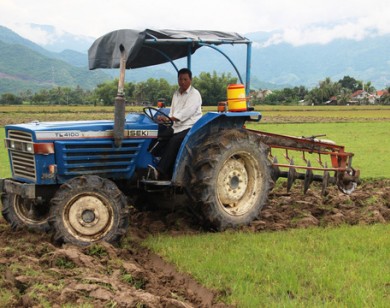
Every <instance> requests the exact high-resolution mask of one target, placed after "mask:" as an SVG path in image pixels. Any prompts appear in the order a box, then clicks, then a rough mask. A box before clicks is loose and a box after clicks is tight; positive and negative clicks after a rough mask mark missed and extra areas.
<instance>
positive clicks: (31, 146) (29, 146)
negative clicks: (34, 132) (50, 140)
mask: <svg viewBox="0 0 390 308" xmlns="http://www.w3.org/2000/svg"><path fill="white" fill-rule="evenodd" d="M26 151H27V152H29V153H33V154H34V147H33V144H32V143H27V144H26Z"/></svg>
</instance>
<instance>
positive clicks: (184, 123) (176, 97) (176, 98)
mask: <svg viewBox="0 0 390 308" xmlns="http://www.w3.org/2000/svg"><path fill="white" fill-rule="evenodd" d="M169 116H170V117H175V118H176V119H178V120H179V121H175V122H174V124H173V126H172V128H173V132H174V133H175V134H176V133H179V132H181V131H183V130H186V129H188V128H191V127H192V126H193V125H194V124H195V122H196V121H198V120H199V119H200V118H201V117H202V97H201V96H200V93H199V91H198V90H197V89H195V88H194V87H193V86H189V88H188V89H187V90H186V91H185V92H183V93H182V94H181V93H180V91H179V89H178V90H176V91H175V93H174V94H173V97H172V104H171V111H170V112H169Z"/></svg>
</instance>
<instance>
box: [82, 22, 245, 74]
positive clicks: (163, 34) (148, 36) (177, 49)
mask: <svg viewBox="0 0 390 308" xmlns="http://www.w3.org/2000/svg"><path fill="white" fill-rule="evenodd" d="M249 42H250V41H249V40H248V39H246V38H245V37H243V36H241V35H239V34H237V33H233V32H220V31H203V30H190V31H183V30H151V29H146V30H143V31H138V30H128V29H124V30H117V31H113V32H110V33H107V34H106V35H104V36H102V37H100V38H98V39H97V40H96V41H95V42H94V43H93V44H92V46H91V47H90V48H89V50H88V61H89V69H96V68H118V67H119V63H120V55H121V51H120V50H121V48H124V52H125V58H126V68H139V67H146V66H151V65H156V64H161V63H165V62H169V61H171V60H176V59H179V58H183V57H187V56H188V55H189V54H193V53H194V52H195V51H196V50H197V49H198V48H200V47H201V46H203V45H204V44H213V45H220V44H248V43H249Z"/></svg>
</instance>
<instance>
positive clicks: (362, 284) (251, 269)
mask: <svg viewBox="0 0 390 308" xmlns="http://www.w3.org/2000/svg"><path fill="white" fill-rule="evenodd" d="M389 234H390V226H389V225H375V226H355V227H350V226H344V227H339V228H329V229H322V228H312V229H306V230H302V229H295V230H290V231H285V232H272V233H260V234H253V233H230V232H225V233H218V234H204V235H197V236H182V237H169V236H156V237H151V238H149V239H148V240H147V241H146V242H145V244H146V245H147V246H148V247H151V248H152V249H153V250H154V251H156V252H157V253H158V254H160V255H162V256H163V257H164V258H165V259H167V260H169V261H170V262H173V263H174V264H176V265H177V266H178V268H179V269H180V270H182V271H185V272H188V273H191V274H192V275H193V276H194V277H195V278H196V279H197V280H198V281H200V282H201V283H202V284H204V285H206V286H207V287H209V288H213V289H217V290H219V291H221V292H222V294H225V296H222V299H223V300H225V301H227V302H228V303H229V304H236V305H237V306H238V307H386V306H387V304H388V303H389V301H390V261H389V258H388V257H389V255H390V237H389Z"/></svg>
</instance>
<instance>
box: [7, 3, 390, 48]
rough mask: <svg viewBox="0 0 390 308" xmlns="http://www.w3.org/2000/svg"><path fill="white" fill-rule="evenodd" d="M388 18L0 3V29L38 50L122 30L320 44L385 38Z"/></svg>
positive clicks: (234, 7) (321, 10)
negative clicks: (258, 35)
mask: <svg viewBox="0 0 390 308" xmlns="http://www.w3.org/2000/svg"><path fill="white" fill-rule="evenodd" d="M388 16H390V3H389V2H388V0H370V1H367V0H322V1H318V0H240V1H238V0H234V1H232V0H196V1H183V0H182V1H180V0H154V1H152V0H139V1H134V0H127V1H123V0H34V1H32V0H0V25H2V26H5V27H7V28H10V29H11V30H13V31H15V32H16V33H18V34H19V35H21V36H23V37H25V38H27V39H30V40H32V41H33V42H35V43H38V44H40V45H43V46H44V45H46V44H50V42H52V41H53V40H55V39H58V37H61V35H63V34H64V33H65V32H68V33H71V34H74V35H80V36H86V37H92V38H98V37H100V36H102V35H104V34H106V33H108V32H110V31H113V30H117V29H123V28H127V29H140V30H142V29H145V28H151V29H180V30H219V31H228V32H238V33H240V34H243V35H245V34H249V33H253V32H259V31H265V32H271V31H272V32H274V33H273V36H272V37H271V38H270V39H269V41H268V42H267V44H275V43H279V42H287V43H290V44H293V45H297V46H298V45H302V44H308V43H322V44H324V43H328V42H330V41H332V40H334V39H337V38H350V39H355V40H360V39H363V38H365V37H367V36H370V35H383V34H388V33H390V18H388ZM32 24H38V25H51V26H54V27H55V33H54V34H53V33H49V32H47V31H45V30H43V29H42V28H38V27H33V26H31V25H32Z"/></svg>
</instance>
